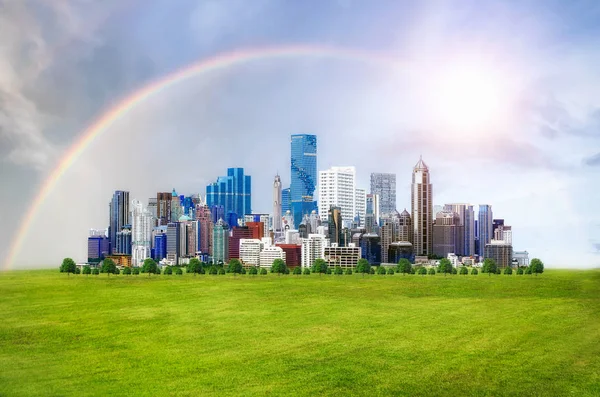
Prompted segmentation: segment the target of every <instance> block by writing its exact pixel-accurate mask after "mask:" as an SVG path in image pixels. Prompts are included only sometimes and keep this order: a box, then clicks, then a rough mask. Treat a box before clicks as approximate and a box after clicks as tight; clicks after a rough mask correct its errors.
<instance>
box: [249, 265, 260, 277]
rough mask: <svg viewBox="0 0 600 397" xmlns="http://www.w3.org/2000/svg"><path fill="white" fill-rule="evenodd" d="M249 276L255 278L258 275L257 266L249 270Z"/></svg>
mask: <svg viewBox="0 0 600 397" xmlns="http://www.w3.org/2000/svg"><path fill="white" fill-rule="evenodd" d="M248 274H251V275H253V276H255V275H257V274H258V269H257V268H256V266H252V267H250V269H249V270H248Z"/></svg>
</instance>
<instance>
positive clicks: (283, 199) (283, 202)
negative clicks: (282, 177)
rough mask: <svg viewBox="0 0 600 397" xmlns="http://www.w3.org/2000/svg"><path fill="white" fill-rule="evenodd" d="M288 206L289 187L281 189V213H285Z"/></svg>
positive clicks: (288, 208)
mask: <svg viewBox="0 0 600 397" xmlns="http://www.w3.org/2000/svg"><path fill="white" fill-rule="evenodd" d="M290 209H291V208H290V188H289V187H288V188H286V189H281V213H282V214H283V215H285V213H286V211H289V210H290Z"/></svg>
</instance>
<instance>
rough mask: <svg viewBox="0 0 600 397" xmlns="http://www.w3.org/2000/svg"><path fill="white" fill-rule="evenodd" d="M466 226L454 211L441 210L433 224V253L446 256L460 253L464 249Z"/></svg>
mask: <svg viewBox="0 0 600 397" xmlns="http://www.w3.org/2000/svg"><path fill="white" fill-rule="evenodd" d="M464 235H465V233H464V226H462V224H461V221H460V216H459V214H457V213H456V212H452V211H440V212H438V213H437V214H436V217H435V225H433V253H434V254H435V255H438V256H441V257H443V258H446V257H447V256H448V254H451V253H452V254H456V255H459V254H458V252H457V251H462V250H463V249H464V246H465V243H464Z"/></svg>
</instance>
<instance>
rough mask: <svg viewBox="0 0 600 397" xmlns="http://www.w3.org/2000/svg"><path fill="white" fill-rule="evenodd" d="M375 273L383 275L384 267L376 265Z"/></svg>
mask: <svg viewBox="0 0 600 397" xmlns="http://www.w3.org/2000/svg"><path fill="white" fill-rule="evenodd" d="M377 274H379V275H381V276H383V275H385V267H383V266H378V267H377Z"/></svg>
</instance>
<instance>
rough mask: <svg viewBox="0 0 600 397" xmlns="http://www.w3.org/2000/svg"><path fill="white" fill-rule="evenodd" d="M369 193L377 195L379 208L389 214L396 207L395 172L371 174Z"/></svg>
mask: <svg viewBox="0 0 600 397" xmlns="http://www.w3.org/2000/svg"><path fill="white" fill-rule="evenodd" d="M371 194H376V195H378V196H379V200H380V210H381V212H382V213H383V214H389V213H391V212H392V211H394V210H395V209H396V174H385V173H380V172H374V173H372V174H371Z"/></svg>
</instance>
